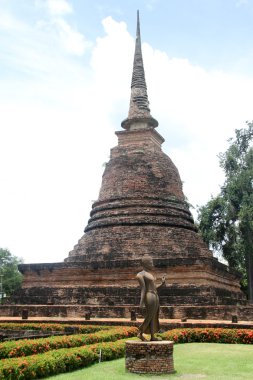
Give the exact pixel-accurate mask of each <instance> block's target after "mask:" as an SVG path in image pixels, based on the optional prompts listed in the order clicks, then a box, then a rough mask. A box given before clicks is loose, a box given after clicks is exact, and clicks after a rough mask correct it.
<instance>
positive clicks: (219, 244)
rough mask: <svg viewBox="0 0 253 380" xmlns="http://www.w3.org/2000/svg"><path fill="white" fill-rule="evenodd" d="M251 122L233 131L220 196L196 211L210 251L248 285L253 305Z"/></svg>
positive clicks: (223, 164) (223, 156)
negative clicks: (225, 262) (222, 258)
mask: <svg viewBox="0 0 253 380" xmlns="http://www.w3.org/2000/svg"><path fill="white" fill-rule="evenodd" d="M252 143H253V123H247V127H246V128H245V129H237V130H235V137H234V138H231V139H230V140H229V147H228V149H227V150H226V152H225V153H220V155H219V160H220V166H221V168H222V169H223V170H224V173H225V182H224V185H223V186H222V187H221V190H220V193H219V194H218V195H217V196H216V197H212V198H211V200H210V201H209V202H207V204H206V205H204V206H202V207H200V208H199V215H198V221H199V230H200V233H201V235H202V237H203V239H204V240H205V241H206V242H207V243H208V244H209V246H210V248H212V249H214V250H217V251H219V252H220V253H222V255H223V257H224V258H225V259H226V260H227V261H228V263H229V265H230V266H231V267H233V268H235V269H238V270H239V271H240V272H241V273H242V275H243V278H244V283H245V284H246V283H247V287H248V298H249V300H250V301H251V302H253V146H252Z"/></svg>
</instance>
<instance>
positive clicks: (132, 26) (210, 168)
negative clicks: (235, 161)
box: [0, 0, 253, 263]
mask: <svg viewBox="0 0 253 380" xmlns="http://www.w3.org/2000/svg"><path fill="white" fill-rule="evenodd" d="M137 9H139V10H140V20H141V35H142V49H143V59H144V67H145V73H146V82H147V87H148V95H149V101H150V108H151V113H152V116H153V117H154V118H155V119H157V120H158V121H159V127H158V132H159V133H160V134H161V135H162V136H163V137H164V138H165V140H166V141H165V143H164V144H163V151H164V152H165V153H166V154H168V155H169V156H170V158H171V159H172V160H173V162H174V163H175V165H176V166H177V168H178V169H179V172H180V176H181V179H182V181H183V189H184V193H185V195H186V197H187V198H188V200H189V202H190V203H191V204H192V205H193V206H194V207H195V208H196V207H197V205H199V206H200V205H203V204H205V203H206V202H207V201H208V200H209V199H210V197H211V195H214V196H215V195H216V194H217V193H218V192H219V189H220V186H221V185H222V183H223V181H224V178H223V173H222V170H221V169H220V168H219V160H218V158H217V155H218V154H219V152H222V151H225V150H226V148H227V147H228V142H227V140H228V139H229V138H230V137H232V136H233V135H234V130H235V129H239V128H244V127H245V126H246V124H245V123H246V121H252V120H253V106H252V88H253V42H252V41H253V40H252V36H253V22H252V20H253V0H128V1H125V0H107V1H103V0H93V1H90V0H89V1H88V0H19V1H17V0H0V247H2V248H8V249H9V250H10V251H11V253H12V254H13V255H16V256H18V257H21V258H23V260H24V262H25V263H36V262H59V261H63V260H64V258H66V257H67V256H68V253H69V251H71V250H72V249H73V247H74V245H75V244H77V242H78V240H79V239H80V238H81V237H82V235H83V230H84V228H85V226H86V225H87V221H88V219H89V213H90V211H91V206H92V202H93V201H94V200H96V199H97V197H98V193H99V189H100V185H101V179H102V174H103V170H104V163H105V162H107V161H108V160H109V157H110V149H111V148H112V147H113V146H115V145H117V139H116V136H115V134H114V132H115V131H118V130H121V126H120V124H121V121H122V120H123V119H125V118H126V117H127V113H128V107H129V99H130V83H131V72H132V64H133V54H134V40H135V32H136V10H137ZM193 213H194V215H195V214H196V211H194V210H193Z"/></svg>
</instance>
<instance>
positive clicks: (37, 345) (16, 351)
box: [0, 327, 138, 359]
mask: <svg viewBox="0 0 253 380" xmlns="http://www.w3.org/2000/svg"><path fill="white" fill-rule="evenodd" d="M137 332H138V329H137V328H136V327H113V328H111V329H110V330H105V331H98V332H96V333H93V334H76V335H63V336H51V337H49V338H38V339H23V340H18V341H14V340H12V341H8V342H3V343H0V359H4V358H13V357H20V356H22V357H24V356H28V355H34V354H39V353H43V352H47V351H50V350H54V349H59V348H70V347H79V346H83V345H88V344H92V343H97V342H109V341H115V340H118V339H123V338H126V337H132V336H136V335H137Z"/></svg>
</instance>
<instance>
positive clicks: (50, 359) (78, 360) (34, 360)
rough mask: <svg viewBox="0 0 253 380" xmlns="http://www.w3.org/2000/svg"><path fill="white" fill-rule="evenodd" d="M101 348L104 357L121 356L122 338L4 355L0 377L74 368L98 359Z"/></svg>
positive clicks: (18, 379) (26, 378)
mask: <svg viewBox="0 0 253 380" xmlns="http://www.w3.org/2000/svg"><path fill="white" fill-rule="evenodd" d="M100 349H101V351H102V357H103V360H104V361H105V360H113V359H117V358H120V357H122V356H124V352H125V340H119V341H116V342H109V343H97V344H94V345H90V346H87V347H78V348H76V347H75V348H70V349H65V348H62V349H59V350H53V351H50V352H46V353H44V354H38V355H32V356H27V357H25V358H12V359H4V360H2V361H1V363H0V379H1V380H22V379H23V380H30V379H37V378H42V377H47V376H50V375H56V374H59V373H64V372H69V371H73V370H75V369H78V368H83V367H86V366H88V365H90V364H92V363H94V362H96V361H98V357H99V352H100Z"/></svg>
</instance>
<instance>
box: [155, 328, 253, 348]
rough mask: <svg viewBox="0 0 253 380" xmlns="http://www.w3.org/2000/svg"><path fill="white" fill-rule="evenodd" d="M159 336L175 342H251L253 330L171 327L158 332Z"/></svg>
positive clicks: (252, 341)
mask: <svg viewBox="0 0 253 380" xmlns="http://www.w3.org/2000/svg"><path fill="white" fill-rule="evenodd" d="M160 336H161V337H162V339H164V340H173V341H174V342H175V343H190V342H208V343H242V344H253V330H249V329H222V328H193V329H191V328H186V329H173V330H169V331H166V332H165V333H163V334H160Z"/></svg>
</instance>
